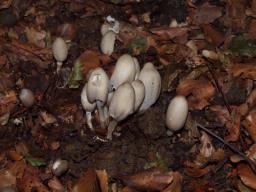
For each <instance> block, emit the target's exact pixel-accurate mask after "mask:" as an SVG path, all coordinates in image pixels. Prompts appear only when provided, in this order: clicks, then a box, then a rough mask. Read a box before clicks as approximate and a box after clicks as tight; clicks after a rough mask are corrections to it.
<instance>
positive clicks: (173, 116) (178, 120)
mask: <svg viewBox="0 0 256 192" xmlns="http://www.w3.org/2000/svg"><path fill="white" fill-rule="evenodd" d="M187 115H188V102H187V99H186V97H184V96H181V95H178V96H175V97H174V98H173V99H172V100H171V101H170V104H169V106H168V109H167V113H166V125H167V127H168V128H169V129H170V130H171V131H172V132H174V131H177V130H179V129H181V128H182V127H183V126H184V124H185V122H186V119H187Z"/></svg>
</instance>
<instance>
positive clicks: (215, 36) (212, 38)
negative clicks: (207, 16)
mask: <svg viewBox="0 0 256 192" xmlns="http://www.w3.org/2000/svg"><path fill="white" fill-rule="evenodd" d="M202 29H203V31H204V36H205V39H206V40H207V41H208V42H210V43H212V44H214V45H216V46H219V45H220V44H221V43H223V42H224V40H225V36H224V35H223V34H221V32H219V31H217V30H216V29H214V28H213V27H212V26H211V25H202Z"/></svg>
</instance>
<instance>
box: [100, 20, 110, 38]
mask: <svg viewBox="0 0 256 192" xmlns="http://www.w3.org/2000/svg"><path fill="white" fill-rule="evenodd" d="M110 30H111V25H110V24H109V23H107V22H105V23H103V24H102V25H101V27H100V33H101V35H102V36H103V35H105V34H106V33H107V32H108V31H110Z"/></svg>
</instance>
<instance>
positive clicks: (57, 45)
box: [52, 37, 68, 73]
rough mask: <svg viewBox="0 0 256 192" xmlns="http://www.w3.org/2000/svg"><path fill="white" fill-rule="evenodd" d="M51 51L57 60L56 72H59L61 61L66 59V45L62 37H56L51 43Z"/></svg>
mask: <svg viewBox="0 0 256 192" xmlns="http://www.w3.org/2000/svg"><path fill="white" fill-rule="evenodd" d="M52 52H53V56H54V58H55V60H56V61H57V73H59V71H60V69H61V67H62V64H63V61H65V60H66V59H67V56H68V46H67V44H66V43H65V41H64V39H62V38H61V37H57V38H56V39H55V41H54V42H53V44H52Z"/></svg>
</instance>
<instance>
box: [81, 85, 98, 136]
mask: <svg viewBox="0 0 256 192" xmlns="http://www.w3.org/2000/svg"><path fill="white" fill-rule="evenodd" d="M86 87H87V84H85V86H84V87H83V90H82V93H81V103H82V106H83V108H84V110H85V114H86V122H87V125H88V127H89V128H90V129H91V130H92V131H94V128H93V125H92V112H93V111H94V110H95V108H96V103H95V102H93V103H90V102H89V101H88V98H87V93H86Z"/></svg>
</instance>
